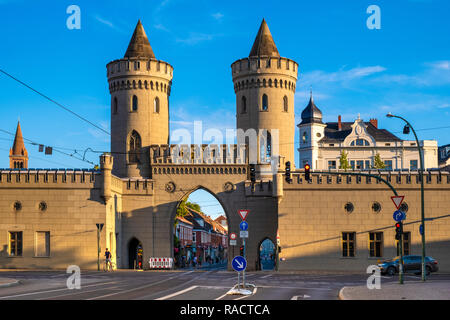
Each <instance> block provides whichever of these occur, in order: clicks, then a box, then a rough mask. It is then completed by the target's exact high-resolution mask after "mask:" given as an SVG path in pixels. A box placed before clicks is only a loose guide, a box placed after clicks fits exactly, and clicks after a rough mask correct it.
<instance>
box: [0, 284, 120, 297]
mask: <svg viewBox="0 0 450 320" xmlns="http://www.w3.org/2000/svg"><path fill="white" fill-rule="evenodd" d="M113 283H117V281H115V282H108V283H95V284H90V285H85V286H83V288H89V287H92V286H104V285H107V284H113ZM64 290H70V289H68V288H63V289H54V290H46V291H36V292H28V293H21V294H16V295H12V296H3V297H0V299H8V298H16V297H23V296H30V295H34V294H41V293H49V292H58V291H64Z"/></svg>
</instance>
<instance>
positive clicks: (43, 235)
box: [34, 231, 50, 257]
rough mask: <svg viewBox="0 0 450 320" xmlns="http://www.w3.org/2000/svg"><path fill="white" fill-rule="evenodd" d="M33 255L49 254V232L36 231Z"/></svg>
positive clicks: (47, 255) (46, 255) (43, 255)
mask: <svg viewBox="0 0 450 320" xmlns="http://www.w3.org/2000/svg"><path fill="white" fill-rule="evenodd" d="M34 255H35V256H36V257H49V256H50V232H49V231H36V237H35V247H34Z"/></svg>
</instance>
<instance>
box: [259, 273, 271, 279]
mask: <svg viewBox="0 0 450 320" xmlns="http://www.w3.org/2000/svg"><path fill="white" fill-rule="evenodd" d="M271 276H272V275H271V274H268V275H266V276H264V277H261V279H267V278H268V277H271Z"/></svg>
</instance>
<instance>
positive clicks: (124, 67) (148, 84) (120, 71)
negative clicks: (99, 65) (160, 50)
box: [106, 58, 173, 95]
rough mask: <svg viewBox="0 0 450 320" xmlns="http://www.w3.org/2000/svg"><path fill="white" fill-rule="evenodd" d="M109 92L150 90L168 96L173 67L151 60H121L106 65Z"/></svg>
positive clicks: (160, 61)
mask: <svg viewBox="0 0 450 320" xmlns="http://www.w3.org/2000/svg"><path fill="white" fill-rule="evenodd" d="M106 71H107V72H106V73H107V77H108V82H109V92H110V93H113V92H116V91H120V90H132V89H139V90H152V91H159V92H164V93H167V95H170V90H171V86H172V78H173V67H172V66H171V65H170V64H169V63H167V62H164V61H162V60H157V59H153V58H146V59H143V58H122V59H118V60H114V61H111V62H110V63H108V64H107V65H106Z"/></svg>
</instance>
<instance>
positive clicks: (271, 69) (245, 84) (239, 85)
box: [231, 57, 298, 93]
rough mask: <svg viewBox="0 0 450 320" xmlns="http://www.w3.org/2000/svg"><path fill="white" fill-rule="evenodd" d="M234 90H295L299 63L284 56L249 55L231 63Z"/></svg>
mask: <svg viewBox="0 0 450 320" xmlns="http://www.w3.org/2000/svg"><path fill="white" fill-rule="evenodd" d="M231 72H232V77H233V83H234V91H235V92H236V93H237V92H238V91H240V90H244V89H250V88H279V89H284V90H290V91H292V92H295V88H296V82H297V73H298V63H297V62H295V61H294V60H291V59H288V58H282V57H248V58H244V59H240V60H237V61H235V62H234V63H233V64H232V65H231Z"/></svg>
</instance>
